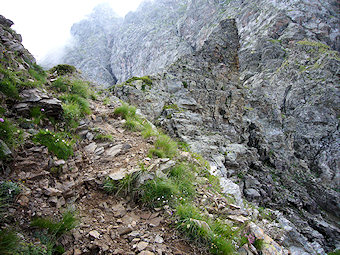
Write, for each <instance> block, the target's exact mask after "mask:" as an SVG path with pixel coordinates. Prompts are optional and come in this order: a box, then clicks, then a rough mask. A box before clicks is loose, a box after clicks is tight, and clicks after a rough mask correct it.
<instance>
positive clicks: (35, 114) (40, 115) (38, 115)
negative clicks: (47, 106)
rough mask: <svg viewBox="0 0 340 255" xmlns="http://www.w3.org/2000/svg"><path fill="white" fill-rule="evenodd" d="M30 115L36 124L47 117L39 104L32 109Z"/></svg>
mask: <svg viewBox="0 0 340 255" xmlns="http://www.w3.org/2000/svg"><path fill="white" fill-rule="evenodd" d="M30 115H31V117H32V118H33V123H34V124H36V125H37V124H39V123H40V121H41V120H42V119H44V118H45V117H46V116H45V114H44V112H43V111H42V109H41V107H39V106H37V107H33V108H32V109H31V111H30Z"/></svg>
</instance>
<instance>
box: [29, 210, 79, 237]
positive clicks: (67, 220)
mask: <svg viewBox="0 0 340 255" xmlns="http://www.w3.org/2000/svg"><path fill="white" fill-rule="evenodd" d="M77 224H78V219H77V218H76V217H75V213H74V212H72V211H67V212H65V213H64V214H63V216H62V219H61V220H59V221H53V220H52V219H49V218H36V219H34V220H33V221H32V222H31V226H32V227H38V228H40V229H46V230H47V232H48V234H49V235H52V236H55V237H56V238H59V237H61V236H62V235H64V234H66V233H67V232H69V231H70V230H72V229H74V228H75V227H76V226H77Z"/></svg>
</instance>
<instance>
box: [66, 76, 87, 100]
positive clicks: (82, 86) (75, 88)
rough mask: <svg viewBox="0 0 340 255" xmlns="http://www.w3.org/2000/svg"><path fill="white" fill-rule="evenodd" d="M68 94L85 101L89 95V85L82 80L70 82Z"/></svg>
mask: <svg viewBox="0 0 340 255" xmlns="http://www.w3.org/2000/svg"><path fill="white" fill-rule="evenodd" d="M70 92H71V94H75V95H79V96H81V97H83V98H86V99H87V98H89V95H90V90H89V84H88V83H87V82H85V81H82V80H74V81H72V82H71V91H70Z"/></svg>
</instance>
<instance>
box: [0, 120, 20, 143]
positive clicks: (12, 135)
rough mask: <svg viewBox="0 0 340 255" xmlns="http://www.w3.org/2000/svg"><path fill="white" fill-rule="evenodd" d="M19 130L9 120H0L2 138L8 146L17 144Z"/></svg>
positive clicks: (0, 135) (0, 136)
mask: <svg viewBox="0 0 340 255" xmlns="http://www.w3.org/2000/svg"><path fill="white" fill-rule="evenodd" d="M17 132H18V129H17V128H16V127H15V126H14V125H13V124H12V123H11V122H10V121H9V120H7V119H5V118H1V120H0V138H1V139H2V140H3V141H4V142H5V143H6V144H7V145H8V146H12V145H14V144H15V139H16V134H17Z"/></svg>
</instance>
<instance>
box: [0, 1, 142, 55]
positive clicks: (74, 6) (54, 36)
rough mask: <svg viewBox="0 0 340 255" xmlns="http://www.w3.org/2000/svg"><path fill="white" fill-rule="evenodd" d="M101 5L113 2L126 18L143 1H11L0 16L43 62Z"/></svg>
mask: <svg viewBox="0 0 340 255" xmlns="http://www.w3.org/2000/svg"><path fill="white" fill-rule="evenodd" d="M101 2H108V3H110V5H111V6H112V8H113V10H114V11H115V12H116V13H117V14H118V15H119V16H124V15H125V14H127V13H128V12H129V11H134V10H136V8H137V7H138V5H139V4H140V2H142V0H123V1H122V0H58V1H55V0H54V1H53V0H8V1H2V3H1V10H0V14H1V15H3V16H5V17H6V18H8V19H11V20H12V21H13V22H14V26H13V27H12V28H13V29H14V30H16V31H17V33H19V34H21V35H22V37H23V44H24V46H25V47H26V48H27V49H28V50H29V51H30V52H31V53H32V54H33V55H34V56H35V58H36V59H41V58H42V57H43V56H44V55H45V54H46V53H47V52H48V51H49V50H51V49H54V48H58V47H60V46H61V45H63V44H64V43H65V42H66V41H67V39H68V38H69V31H70V28H71V26H72V24H74V23H75V22H77V21H79V20H81V19H82V18H84V17H85V16H86V15H87V14H89V13H90V12H91V10H92V9H93V7H95V6H96V5H97V4H99V3H101Z"/></svg>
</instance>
